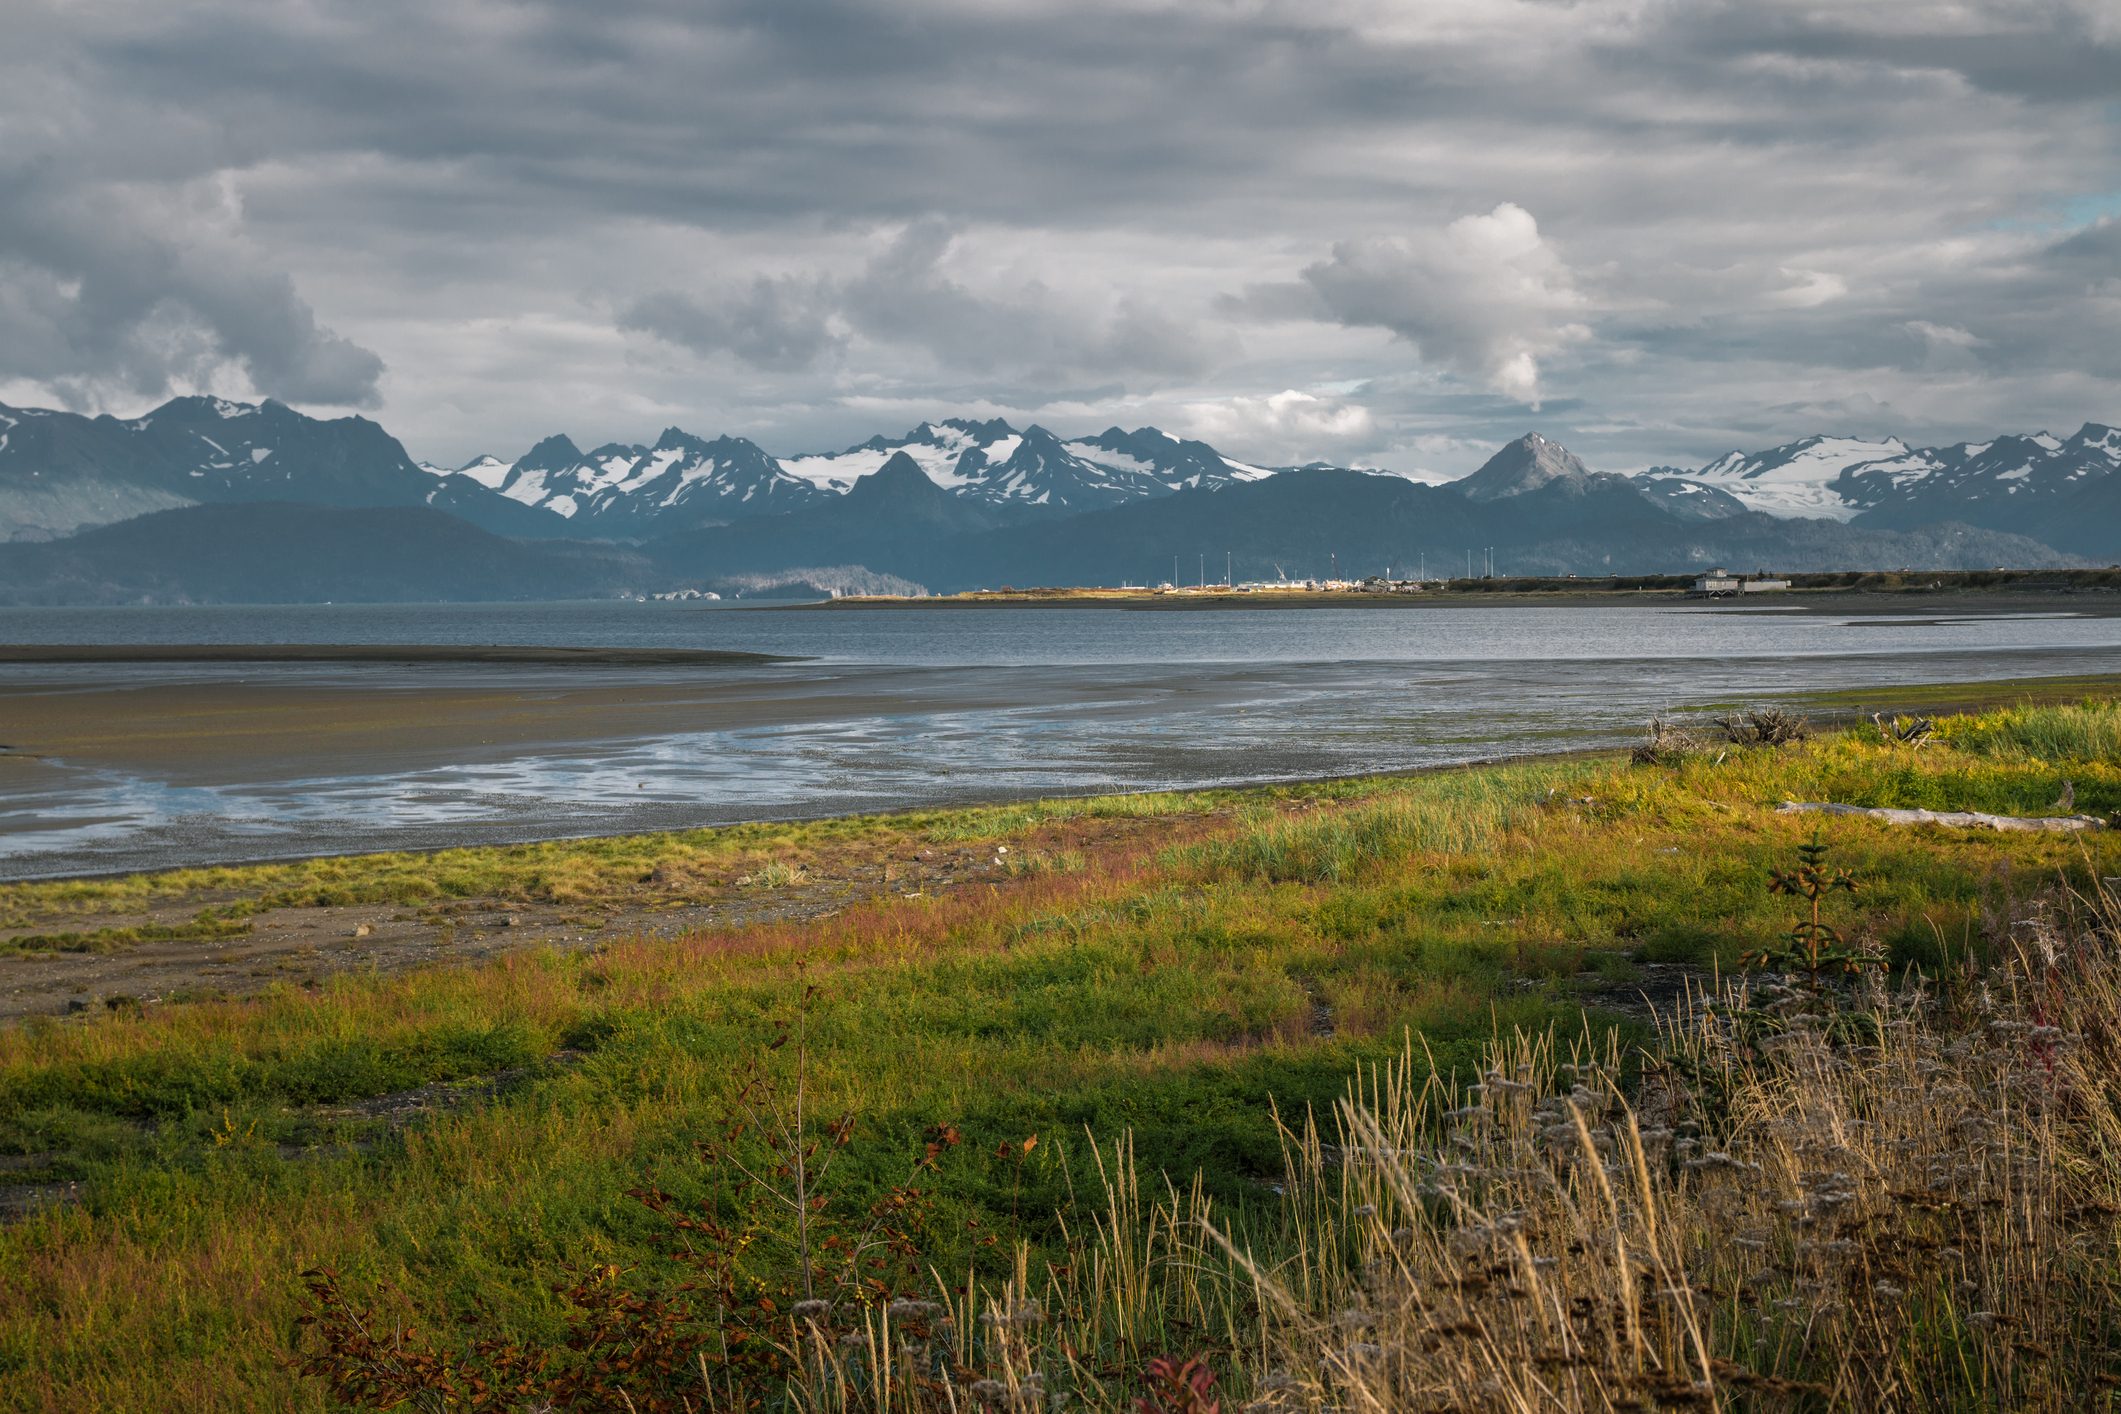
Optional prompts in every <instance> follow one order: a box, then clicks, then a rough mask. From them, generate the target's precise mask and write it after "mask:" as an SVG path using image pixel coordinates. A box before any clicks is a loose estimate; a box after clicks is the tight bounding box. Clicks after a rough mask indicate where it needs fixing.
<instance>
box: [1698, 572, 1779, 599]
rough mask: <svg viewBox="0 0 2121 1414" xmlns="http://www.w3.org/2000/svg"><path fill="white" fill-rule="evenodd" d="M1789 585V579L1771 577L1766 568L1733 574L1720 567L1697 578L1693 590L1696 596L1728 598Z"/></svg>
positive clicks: (1759, 592)
mask: <svg viewBox="0 0 2121 1414" xmlns="http://www.w3.org/2000/svg"><path fill="white" fill-rule="evenodd" d="M1789 587H1790V582H1789V581H1788V580H1786V579H1773V578H1770V577H1769V575H1768V572H1767V571H1766V570H1761V571H1760V572H1759V573H1757V574H1753V575H1742V574H1732V573H1731V572H1730V571H1729V570H1726V569H1722V568H1720V567H1719V568H1717V569H1712V570H1710V571H1709V572H1708V573H1707V574H1705V575H1702V576H1701V577H1700V578H1699V579H1697V580H1695V581H1694V588H1693V590H1692V591H1691V592H1692V593H1693V594H1694V596H1695V597H1696V598H1701V599H1726V598H1730V597H1732V596H1734V595H1739V594H1768V593H1773V592H1774V591H1776V590H1778V589H1788V588H1789Z"/></svg>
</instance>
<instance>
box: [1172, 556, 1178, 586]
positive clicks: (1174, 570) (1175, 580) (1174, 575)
mask: <svg viewBox="0 0 2121 1414" xmlns="http://www.w3.org/2000/svg"><path fill="white" fill-rule="evenodd" d="M1171 587H1172V588H1173V589H1176V588H1178V556H1176V555H1173V556H1172V557H1171Z"/></svg>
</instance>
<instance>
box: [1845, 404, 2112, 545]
mask: <svg viewBox="0 0 2121 1414" xmlns="http://www.w3.org/2000/svg"><path fill="white" fill-rule="evenodd" d="M2116 470H2121V431H2117V430H2115V429H2114V428H2111V427H2105V426H2102V425H2100V424H2098V423H2092V422H2087V423H2086V424H2084V426H2083V427H2081V428H2079V429H2078V430H2077V432H2076V434H2075V435H2074V436H2071V437H2069V438H2066V439H2065V438H2061V437H2056V436H2054V435H2053V434H2052V433H2048V432H2036V433H2034V434H2032V435H2031V436H2006V437H1998V438H1997V439H1996V440H1994V441H1992V442H1972V443H1968V442H1962V443H1960V444H1959V445H1958V446H1956V447H1943V448H1938V449H1934V450H1928V451H1923V452H1916V453H1911V454H1910V455H1909V456H1908V457H1906V458H1904V459H1903V460H1902V461H1901V462H1899V463H1875V464H1868V465H1864V466H1858V467H1855V468H1852V469H1851V471H1850V474H1849V476H1848V477H1847V481H1848V483H1849V484H1848V486H1847V489H1846V491H1845V493H1844V494H1847V495H1848V496H1850V497H1851V499H1855V500H1858V501H1861V502H1862V503H1863V504H1864V506H1865V508H1866V510H1868V511H1871V512H1872V513H1873V514H1872V517H1871V518H1872V519H1874V520H1876V521H1879V522H1881V523H1883V522H1887V521H1891V522H1895V523H1901V524H1911V523H1913V521H1914V520H1915V519H1917V518H1922V519H1927V520H1932V521H1936V520H1967V519H1972V518H1976V517H1979V516H1981V515H1984V514H1987V515H1991V516H1995V517H1999V518H2000V520H2001V521H2002V522H2006V523H2017V522H2022V521H2027V520H2029V519H2042V518H2045V517H2046V516H2047V515H2049V514H2051V513H2052V511H2053V509H2054V508H2056V507H2058V506H2061V505H2064V504H2066V503H2068V502H2071V501H2072V500H2074V499H2075V498H2076V497H2078V496H2079V495H2081V494H2082V493H2083V492H2085V491H2086V490H2087V489H2088V488H2090V487H2091V486H2093V485H2095V484H2097V483H2099V482H2101V481H2104V480H2105V479H2106V478H2108V477H2110V476H2112V475H2113V474H2114V472H2115V471H2116Z"/></svg>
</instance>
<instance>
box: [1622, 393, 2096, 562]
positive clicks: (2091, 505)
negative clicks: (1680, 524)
mask: <svg viewBox="0 0 2121 1414" xmlns="http://www.w3.org/2000/svg"><path fill="white" fill-rule="evenodd" d="M2116 471H2121V431H2117V430H2116V429H2114V428H2112V427H2108V426H2105V425H2103V424H2101V423H2092V422H2088V423H2086V424H2085V425H2084V426H2083V427H2081V428H2080V429H2078V431H2077V432H2076V433H2075V434H2074V435H2073V436H2070V437H2067V438H2063V437H2057V436H2055V435H2054V434H2052V433H2049V432H2036V433H2033V434H2030V435H2006V436H2002V437H1998V438H1995V439H1994V440H1992V441H1988V442H1961V443H1959V444H1958V445H1956V446H1951V447H1910V446H1908V445H1907V444H1906V443H1904V442H1902V441H1901V440H1900V439H1898V438H1897V437H1888V438H1885V439H1883V440H1878V441H1872V440H1866V439H1863V438H1856V437H1806V438H1804V439H1802V440H1800V441H1796V442H1791V443H1788V444H1787V445H1784V446H1781V447H1775V448H1772V449H1770V450H1768V451H1765V452H1755V453H1752V454H1750V455H1747V454H1745V453H1741V452H1731V453H1728V454H1727V455H1725V456H1722V457H1719V458H1717V459H1716V460H1715V461H1712V462H1710V463H1709V464H1708V465H1707V466H1704V467H1702V468H1701V469H1700V470H1698V471H1691V472H1689V471H1679V470H1677V469H1675V468H1671V467H1657V468H1654V469H1653V470H1651V471H1647V472H1644V473H1642V475H1641V476H1640V477H1639V478H1638V480H1639V482H1640V483H1641V484H1642V485H1643V486H1644V487H1645V488H1648V489H1650V490H1652V491H1653V492H1654V493H1655V494H1658V495H1660V496H1663V497H1665V498H1667V499H1668V500H1669V499H1672V498H1675V497H1677V496H1679V495H1682V494H1686V493H1687V490H1688V488H1698V489H1699V490H1701V491H1715V492H1719V493H1722V494H1724V495H1727V496H1729V497H1732V498H1733V499H1735V500H1736V501H1737V502H1738V503H1739V504H1740V505H1742V506H1743V507H1744V508H1745V509H1747V510H1754V511H1761V512H1764V513H1766V514H1768V515H1772V516H1777V517H1780V518H1783V519H1816V520H1834V521H1841V522H1844V523H1848V522H1853V523H1857V524H1861V525H1866V526H1875V527H1880V528H1907V527H1912V526H1918V525H1936V524H1941V523H1945V522H1952V521H1959V522H1964V523H1967V524H1970V525H1977V526H1980V527H1982V528H1984V529H1990V530H2002V531H2012V532H2017V533H2022V534H2027V535H2031V536H2034V537H2036V538H2039V539H2044V540H2047V541H2049V542H2050V543H2052V544H2057V545H2064V546H2071V545H2077V546H2083V545H2089V544H2091V543H2092V542H2093V541H2094V540H2096V541H2097V542H2098V543H2099V544H2102V545H2103V544H2105V543H2106V541H2107V539H2108V538H2109V536H2108V528H2107V527H2106V526H2104V525H2098V526H2092V527H2087V526H2086V525H2085V524H2083V519H2084V518H2085V517H2087V516H2089V517H2091V518H2093V519H2094V520H2098V519H2100V518H2102V517H2103V518H2107V519H2110V518H2111V512H2110V511H2109V510H2107V509H2106V502H2107V501H2108V500H2111V499H2113V498H2114V497H2115V495H2116V492H2115V490H2114V488H2115V487H2116V486H2121V478H2115V476H2114V473H2115V472H2116ZM2093 532H2096V533H2093Z"/></svg>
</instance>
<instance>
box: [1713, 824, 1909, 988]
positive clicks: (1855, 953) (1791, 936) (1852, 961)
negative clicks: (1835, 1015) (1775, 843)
mask: <svg viewBox="0 0 2121 1414" xmlns="http://www.w3.org/2000/svg"><path fill="white" fill-rule="evenodd" d="M1826 856H1827V846H1826V843H1825V842H1824V841H1823V840H1821V839H1820V838H1819V836H1818V835H1816V834H1815V835H1813V836H1812V838H1811V839H1810V840H1809V841H1808V842H1807V843H1804V844H1801V845H1799V846H1797V867H1796V868H1794V869H1774V870H1770V871H1769V876H1768V892H1769V893H1771V894H1788V895H1790V896H1791V897H1793V898H1796V899H1800V900H1802V901H1803V902H1804V904H1805V906H1806V907H1807V909H1808V910H1809V916H1807V917H1804V918H1800V919H1798V920H1797V922H1796V923H1795V924H1794V925H1792V926H1791V928H1790V931H1789V932H1787V933H1785V934H1783V935H1782V937H1781V938H1780V939H1779V940H1778V941H1777V943H1776V944H1775V945H1774V946H1769V947H1760V948H1755V949H1753V950H1752V951H1750V952H1748V953H1746V954H1745V955H1744V957H1743V958H1742V959H1741V961H1743V962H1744V964H1745V965H1746V966H1747V967H1757V968H1762V969H1767V970H1772V971H1776V972H1785V973H1802V974H1804V976H1805V977H1806V978H1807V979H1808V980H1809V981H1810V982H1811V984H1812V985H1813V986H1814V987H1817V986H1818V985H1819V982H1820V980H1821V978H1822V977H1823V976H1825V975H1826V974H1829V973H1840V974H1843V975H1849V974H1853V973H1858V972H1861V971H1863V970H1864V969H1865V968H1867V967H1883V966H1885V959H1884V958H1882V957H1880V956H1878V955H1877V954H1876V953H1875V952H1872V951H1871V950H1869V949H1867V948H1865V947H1862V946H1861V945H1859V944H1857V943H1854V942H1851V941H1850V940H1849V939H1847V938H1845V937H1843V936H1842V934H1841V930H1840V929H1838V928H1836V927H1835V926H1834V925H1833V924H1831V923H1829V922H1827V921H1826V920H1825V919H1823V918H1822V917H1820V911H1821V906H1822V904H1823V903H1824V902H1825V900H1826V897H1827V895H1828V894H1832V893H1837V892H1838V893H1849V894H1852V893H1855V892H1856V889H1857V885H1856V876H1855V875H1853V874H1851V873H1849V871H1848V870H1846V869H1836V868H1832V867H1830V866H1829V865H1828V864H1827V862H1826Z"/></svg>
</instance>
